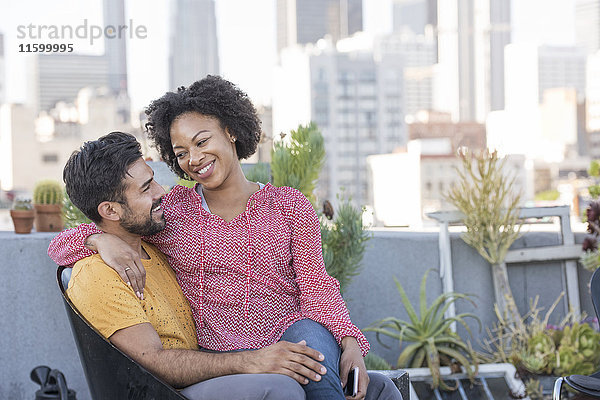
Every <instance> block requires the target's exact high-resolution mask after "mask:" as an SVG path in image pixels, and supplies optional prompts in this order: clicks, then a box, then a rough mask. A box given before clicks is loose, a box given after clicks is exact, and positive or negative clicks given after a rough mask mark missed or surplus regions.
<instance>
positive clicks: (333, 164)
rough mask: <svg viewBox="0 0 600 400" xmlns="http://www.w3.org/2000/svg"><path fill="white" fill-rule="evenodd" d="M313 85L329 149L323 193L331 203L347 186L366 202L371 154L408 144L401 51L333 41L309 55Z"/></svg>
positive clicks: (314, 108) (314, 113) (314, 116)
mask: <svg viewBox="0 0 600 400" xmlns="http://www.w3.org/2000/svg"><path fill="white" fill-rule="evenodd" d="M345 40H354V38H352V39H345ZM310 87H311V103H312V104H311V120H313V121H314V122H315V123H316V124H317V126H318V127H319V128H320V129H321V131H322V132H323V137H324V139H325V151H326V154H327V157H326V160H325V167H324V169H323V173H322V174H321V176H320V179H319V189H318V193H319V196H321V198H322V199H328V200H330V201H332V202H333V201H335V196H336V194H337V193H339V192H340V189H341V188H344V189H345V194H346V195H350V196H351V197H352V199H353V200H354V201H356V202H357V203H358V204H366V203H367V202H368V171H367V160H366V159H367V156H368V155H372V154H381V153H388V152H391V151H393V150H394V148H396V147H399V146H401V145H403V144H405V143H406V128H405V125H404V112H403V106H404V102H403V98H402V97H403V93H404V90H403V72H402V56H401V55H398V54H384V55H382V57H375V56H374V53H373V52H372V51H365V50H349V51H344V52H342V51H337V50H336V49H335V48H334V46H331V48H329V49H327V50H324V51H322V52H320V53H318V54H315V55H313V56H311V57H310Z"/></svg>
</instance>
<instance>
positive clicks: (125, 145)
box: [63, 132, 142, 223]
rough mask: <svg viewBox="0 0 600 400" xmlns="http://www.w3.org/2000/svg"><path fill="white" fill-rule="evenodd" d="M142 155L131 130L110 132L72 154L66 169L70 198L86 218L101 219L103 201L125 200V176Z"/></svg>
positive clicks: (64, 173) (65, 179) (95, 220)
mask: <svg viewBox="0 0 600 400" xmlns="http://www.w3.org/2000/svg"><path fill="white" fill-rule="evenodd" d="M140 157H142V152H141V149H140V144H139V143H138V141H137V140H136V139H135V137H133V136H132V135H130V134H128V133H123V132H111V133H109V134H108V135H105V136H102V137H101V138H100V139H98V140H93V141H90V142H85V143H84V144H83V146H81V148H80V149H79V150H77V151H75V152H73V154H71V157H70V158H69V161H67V164H66V165H65V169H64V170H63V180H64V181H65V185H66V189H67V194H68V195H69V198H70V199H71V201H72V202H73V204H74V205H75V206H76V207H77V208H79V209H80V210H81V212H83V214H85V216H86V217H88V218H89V219H91V220H92V221H94V222H95V223H99V222H101V221H102V217H101V216H100V214H99V213H98V205H99V204H100V203H102V202H103V201H117V202H120V203H123V202H124V192H125V189H126V185H125V182H124V178H125V175H126V174H127V170H128V169H129V167H130V166H131V164H133V163H134V162H136V161H137V160H139V159H140Z"/></svg>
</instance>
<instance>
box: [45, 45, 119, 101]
mask: <svg viewBox="0 0 600 400" xmlns="http://www.w3.org/2000/svg"><path fill="white" fill-rule="evenodd" d="M35 62H36V65H35V68H34V71H35V74H36V76H35V79H34V82H36V83H37V85H36V87H35V98H36V99H37V107H38V111H47V110H50V109H51V108H52V107H54V105H55V104H56V103H57V102H59V101H65V102H73V101H74V100H75V98H76V97H77V93H79V91H80V90H81V89H82V88H84V87H88V86H92V87H98V86H108V77H109V67H108V60H107V58H106V57H104V56H91V55H81V54H40V55H39V56H38V57H37V58H36V60H35Z"/></svg>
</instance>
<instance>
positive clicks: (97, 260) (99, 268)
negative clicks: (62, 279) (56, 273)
mask: <svg viewBox="0 0 600 400" xmlns="http://www.w3.org/2000/svg"><path fill="white" fill-rule="evenodd" d="M90 278H93V279H94V280H99V279H107V280H112V279H114V278H116V279H120V278H119V274H117V272H116V271H115V270H113V269H112V268H111V267H109V266H108V264H106V263H105V262H104V260H103V259H102V257H100V255H99V254H94V255H91V256H89V257H85V258H82V259H81V260H79V261H77V262H76V263H75V265H74V266H73V272H72V274H71V280H73V279H75V280H79V279H90Z"/></svg>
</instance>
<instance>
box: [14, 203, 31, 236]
mask: <svg viewBox="0 0 600 400" xmlns="http://www.w3.org/2000/svg"><path fill="white" fill-rule="evenodd" d="M10 217H11V218H12V221H13V225H14V227H15V233H31V229H32V228H33V220H34V217H35V211H34V210H33V205H32V204H31V199H30V198H25V197H17V198H16V199H15V201H14V202H13V205H12V208H11V210H10Z"/></svg>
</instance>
